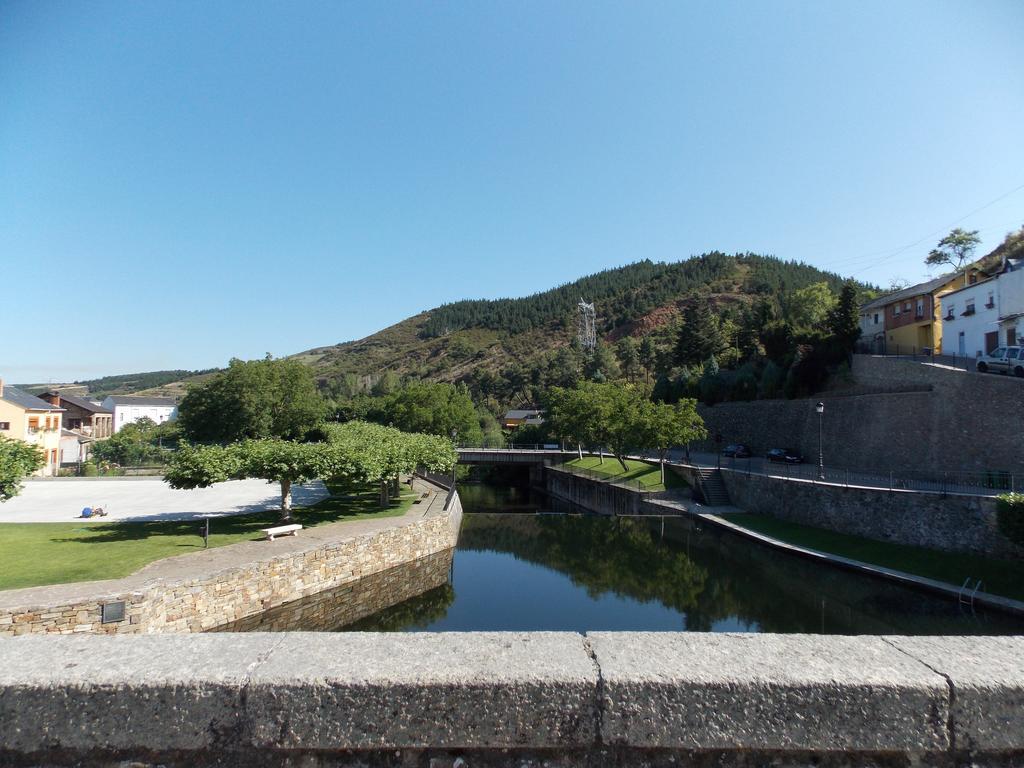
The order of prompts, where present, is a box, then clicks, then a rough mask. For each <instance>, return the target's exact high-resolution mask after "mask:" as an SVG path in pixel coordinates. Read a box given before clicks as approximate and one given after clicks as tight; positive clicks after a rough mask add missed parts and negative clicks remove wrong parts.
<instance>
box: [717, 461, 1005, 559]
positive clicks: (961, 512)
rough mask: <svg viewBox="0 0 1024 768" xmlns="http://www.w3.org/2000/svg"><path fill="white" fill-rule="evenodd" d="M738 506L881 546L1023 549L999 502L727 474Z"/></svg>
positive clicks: (1000, 552)
mask: <svg viewBox="0 0 1024 768" xmlns="http://www.w3.org/2000/svg"><path fill="white" fill-rule="evenodd" d="M722 480H723V482H724V483H725V487H726V489H727V490H728V491H729V498H730V500H731V501H732V503H733V504H735V505H736V506H737V507H739V508H740V509H742V510H744V511H746V512H755V513H759V514H764V515H769V516H771V517H775V518H778V519H780V520H788V521H790V522H793V523H800V524H802V525H812V526H815V527H817V528H826V529H828V530H831V531H838V532H840V533H849V534H853V535H855V536H864V537H865V538H869V539H877V540H879V541H891V542H895V543H898V544H910V545H913V546H918V547H929V548H931V549H940V550H945V551H949V552H970V553H974V554H984V555H994V556H996V557H1004V558H1014V557H1022V556H1024V550H1022V549H1021V548H1020V547H1016V546H1014V545H1013V544H1012V543H1011V542H1010V541H1009V540H1007V539H1006V538H1005V537H1004V536H1003V535H1002V534H1000V533H999V531H998V529H997V528H996V503H995V499H992V498H987V497H983V496H957V495H950V496H943V495H942V494H939V493H919V492H909V491H888V490H882V489H874V488H845V487H843V486H840V485H827V484H822V483H811V482H808V481H805V480H783V479H779V478H771V477H765V476H764V475H758V474H750V475H748V474H746V473H745V472H741V471H734V470H729V469H722Z"/></svg>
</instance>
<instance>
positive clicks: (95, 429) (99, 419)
mask: <svg viewBox="0 0 1024 768" xmlns="http://www.w3.org/2000/svg"><path fill="white" fill-rule="evenodd" d="M39 397H40V398H41V399H43V400H45V401H46V402H48V403H50V405H56V406H57V407H58V408H63V409H64V429H69V430H74V431H76V432H79V433H81V434H82V435H84V436H85V437H91V438H93V439H95V440H102V439H103V438H105V437H110V436H111V435H112V434H114V414H112V413H111V412H110V411H109V410H107V409H106V408H104V407H103V406H102V405H100V404H99V403H97V402H95V401H93V400H87V399H86V398H84V397H77V396H75V395H69V394H67V393H66V392H60V391H57V390H51V391H49V392H44V393H43V394H41V395H40V396H39Z"/></svg>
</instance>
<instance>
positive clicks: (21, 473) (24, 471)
mask: <svg viewBox="0 0 1024 768" xmlns="http://www.w3.org/2000/svg"><path fill="white" fill-rule="evenodd" d="M45 463H46V458H45V456H43V452H42V450H41V449H39V448H38V447H36V446H34V445H30V444H29V443H24V442H22V441H21V440H14V439H12V438H9V437H3V436H0V501H7V500H8V499H10V498H13V497H14V496H17V495H18V493H19V492H20V491H21V481H22V480H24V479H25V478H26V477H28V476H29V475H31V474H32V473H33V472H36V471H38V470H40V469H42V468H43V464H45Z"/></svg>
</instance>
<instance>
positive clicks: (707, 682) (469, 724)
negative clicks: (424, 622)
mask: <svg viewBox="0 0 1024 768" xmlns="http://www.w3.org/2000/svg"><path fill="white" fill-rule="evenodd" d="M0 657H2V658H5V659H17V661H18V663H17V664H2V665H0V764H9V765H80V764H88V765H91V766H114V765H129V764H130V765H137V766H155V765H158V764H159V765H164V766H171V767H173V766H197V765H200V766H202V765H255V766H269V765H304V766H324V767H325V768H326V766H356V765H359V766H367V765H374V766H423V768H427V766H431V767H436V768H440V766H453V768H454V767H455V766H464V767H465V768H470V766H497V765H515V766H537V765H549V766H561V767H562V768H576V767H577V766H578V767H580V768H582V766H625V765H630V766H633V765H647V766H652V767H653V766H669V765H675V766H686V765H695V766H709V765H716V766H737V767H739V766H744V767H749V766H753V765H768V764H770V765H776V766H806V765H822V766H854V765H874V766H906V765H929V766H936V765H938V766H949V768H954V766H956V765H968V764H969V765H979V766H981V765H992V766H996V765H1002V766H1010V765H1016V764H1019V762H1020V760H1021V757H1022V756H1024V662H1022V659H1024V638H1021V637H1013V638H994V637H987V638H986V637H981V638H977V637H972V638H956V637H952V638H935V637H919V638H906V637H871V636H861V637H839V636H836V637H830V636H815V635H750V634H747V635H740V634H736V635H728V634H711V633H673V632H652V633H644V632H640V633H610V632H596V633H591V634H589V635H587V636H583V635H578V634H574V633H450V634H445V633H437V634H435V633H423V634H417V633H411V634H377V633H342V634H335V633H284V634H268V633H257V634H248V635H231V636H228V635H220V634H209V635H178V636H173V635H162V636H146V637H39V636H32V637H19V638H8V639H0Z"/></svg>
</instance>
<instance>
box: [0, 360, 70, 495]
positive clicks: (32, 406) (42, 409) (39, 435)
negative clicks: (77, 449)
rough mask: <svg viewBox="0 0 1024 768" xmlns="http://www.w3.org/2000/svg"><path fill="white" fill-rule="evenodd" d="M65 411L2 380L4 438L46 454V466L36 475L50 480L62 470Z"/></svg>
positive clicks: (0, 417) (0, 427)
mask: <svg viewBox="0 0 1024 768" xmlns="http://www.w3.org/2000/svg"><path fill="white" fill-rule="evenodd" d="M63 413H64V411H63V410H62V409H61V408H59V407H57V406H55V405H51V404H50V403H48V402H46V401H45V400H41V399H39V398H38V397H35V396H34V395H30V394H28V393H27V392H22V391H21V390H20V389H18V388H17V387H9V386H5V385H4V382H3V379H0V435H2V436H3V437H9V438H13V439H15V440H21V441H22V442H25V443H29V444H30V445H34V446H36V447H38V448H39V449H40V450H42V452H43V455H44V457H45V460H46V463H45V464H44V465H43V468H42V469H40V470H39V471H38V472H36V474H37V475H41V476H44V477H49V476H52V475H56V474H57V470H58V469H59V468H60V448H61V445H60V440H61V417H62V416H63Z"/></svg>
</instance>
